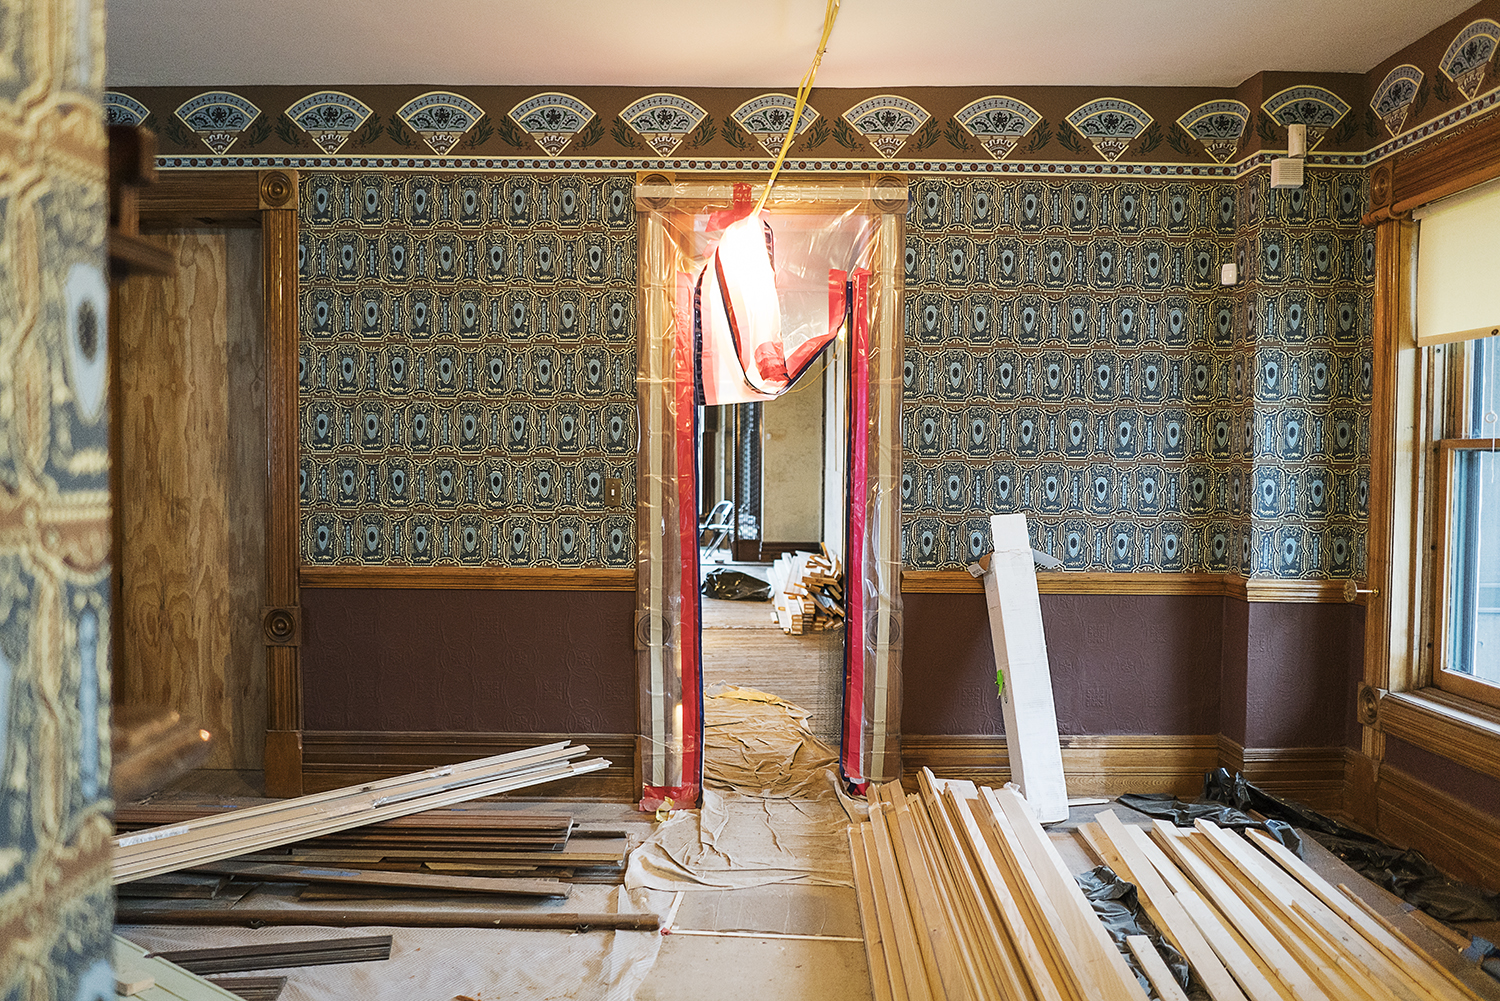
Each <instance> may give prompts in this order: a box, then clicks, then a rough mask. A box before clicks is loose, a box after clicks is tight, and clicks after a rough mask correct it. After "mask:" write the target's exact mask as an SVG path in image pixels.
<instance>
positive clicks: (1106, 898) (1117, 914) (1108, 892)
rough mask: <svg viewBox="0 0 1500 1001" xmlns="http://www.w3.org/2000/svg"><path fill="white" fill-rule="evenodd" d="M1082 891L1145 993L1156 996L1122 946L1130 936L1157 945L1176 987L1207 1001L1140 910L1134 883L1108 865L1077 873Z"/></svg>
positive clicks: (1183, 963)
mask: <svg viewBox="0 0 1500 1001" xmlns="http://www.w3.org/2000/svg"><path fill="white" fill-rule="evenodd" d="M1073 878H1074V879H1075V880H1077V881H1078V885H1079V886H1080V887H1081V888H1082V889H1083V895H1084V896H1085V897H1088V898H1089V902H1090V903H1092V904H1093V907H1094V913H1095V914H1096V915H1097V916H1098V918H1099V920H1100V921H1102V922H1103V923H1104V927H1105V928H1108V929H1109V937H1110V938H1112V939H1113V940H1114V943H1115V946H1116V947H1117V948H1118V949H1119V950H1120V951H1121V952H1122V953H1124V954H1125V962H1126V963H1127V964H1129V966H1130V972H1132V973H1134V974H1135V978H1136V979H1137V980H1139V981H1140V982H1141V987H1143V988H1144V989H1145V991H1146V993H1147V994H1148V995H1149V996H1151V997H1156V996H1157V995H1156V992H1155V991H1154V990H1152V989H1151V981H1150V979H1148V978H1147V976H1146V972H1145V971H1144V970H1142V969H1141V967H1140V964H1139V963H1137V962H1136V959H1135V956H1133V955H1132V954H1131V952H1130V948H1129V947H1128V946H1127V945H1126V944H1125V939H1126V938H1127V937H1129V936H1131V935H1145V936H1146V937H1147V938H1149V939H1150V940H1151V944H1152V945H1154V946H1156V950H1157V951H1158V952H1160V953H1161V958H1162V959H1164V960H1166V962H1167V969H1169V970H1171V971H1172V977H1173V979H1174V980H1176V981H1177V985H1178V986H1179V987H1181V988H1182V989H1183V990H1184V991H1186V992H1187V995H1188V997H1189V998H1191V999H1192V1001H1209V997H1208V992H1207V991H1205V990H1204V989H1203V985H1202V984H1200V983H1199V982H1198V980H1197V978H1196V977H1193V976H1192V974H1191V972H1190V971H1189V969H1188V963H1187V960H1186V959H1184V958H1183V956H1182V953H1180V952H1178V951H1177V949H1176V948H1175V947H1174V946H1173V945H1172V943H1171V942H1169V941H1168V940H1167V938H1166V937H1165V936H1164V935H1162V933H1161V930H1160V929H1158V928H1157V927H1156V925H1155V924H1154V923H1152V921H1151V919H1150V918H1149V917H1147V916H1146V912H1145V911H1144V910H1142V909H1141V904H1140V898H1139V896H1138V895H1137V893H1136V890H1135V884H1134V883H1131V882H1129V881H1128V880H1125V879H1122V878H1120V876H1118V875H1116V873H1115V871H1114V870H1113V869H1111V868H1110V867H1109V866H1107V865H1101V866H1095V867H1094V868H1093V869H1090V870H1089V871H1088V872H1083V873H1079V874H1078V875H1076V876H1074V877H1073Z"/></svg>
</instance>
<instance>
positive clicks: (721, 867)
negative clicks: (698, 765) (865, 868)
mask: <svg viewBox="0 0 1500 1001" xmlns="http://www.w3.org/2000/svg"><path fill="white" fill-rule="evenodd" d="M703 705H704V790H703V805H702V808H701V809H699V810H683V811H680V812H678V813H676V814H674V815H673V816H672V817H671V819H669V820H667V821H666V822H664V823H663V824H662V825H661V826H660V827H658V828H657V829H656V831H655V832H654V833H653V834H652V836H651V837H650V838H649V839H648V840H647V841H646V843H645V844H643V845H642V846H641V847H640V848H638V849H637V850H636V851H634V852H632V853H631V856H630V864H629V867H628V868H627V870H626V873H625V885H626V886H628V887H631V888H637V887H646V888H651V889H658V890H690V889H737V888H743V887H749V886H765V885H767V884H771V883H800V884H812V885H823V886H852V885H853V874H852V872H851V870H850V868H849V841H848V833H847V828H848V826H849V825H850V824H852V823H855V822H856V821H857V820H862V819H863V818H864V816H865V812H864V810H865V808H864V804H863V802H861V801H858V800H854V799H851V798H850V797H848V796H847V795H845V794H844V791H843V786H842V781H841V779H840V778H839V773H838V755H837V752H836V751H834V749H833V748H831V747H829V746H828V745H827V744H825V743H823V742H822V741H820V740H818V739H817V738H816V737H814V736H813V735H812V733H811V731H810V730H809V729H808V727H807V718H808V714H807V713H806V712H805V711H804V710H802V709H800V708H798V707H797V706H794V705H792V704H790V703H788V702H785V701H783V700H782V699H779V698H777V697H776V696H774V695H768V694H766V693H765V692H757V691H755V690H753V689H748V688H736V687H724V688H721V689H718V690H716V691H713V692H711V693H710V694H709V696H708V697H706V698H705V699H704V700H703Z"/></svg>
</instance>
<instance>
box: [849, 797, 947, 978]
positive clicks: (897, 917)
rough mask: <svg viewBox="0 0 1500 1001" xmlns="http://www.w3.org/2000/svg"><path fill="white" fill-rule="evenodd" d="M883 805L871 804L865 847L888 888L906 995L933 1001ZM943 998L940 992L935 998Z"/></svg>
mask: <svg viewBox="0 0 1500 1001" xmlns="http://www.w3.org/2000/svg"><path fill="white" fill-rule="evenodd" d="M888 808H889V807H887V806H886V805H884V804H881V803H871V804H870V824H869V827H868V828H867V829H865V830H864V831H863V833H864V835H865V838H866V839H867V840H866V845H867V846H868V847H869V848H873V849H874V852H875V863H876V865H875V872H876V873H878V875H879V876H880V883H881V885H882V886H883V887H884V888H885V897H886V902H887V905H888V907H887V910H888V911H889V912H890V915H891V920H892V921H893V922H894V923H895V926H896V945H897V948H898V949H899V950H900V954H901V973H902V975H903V976H904V977H905V979H906V995H907V997H909V998H911V999H912V1001H932V998H933V997H934V994H933V988H932V982H931V980H930V979H929V974H928V963H927V959H926V957H925V956H924V955H923V952H922V946H921V936H920V935H918V934H917V926H916V922H915V920H914V915H913V911H914V910H915V908H914V907H912V906H911V905H910V904H908V903H907V900H906V889H905V885H904V884H903V883H902V880H901V873H900V872H899V871H898V869H897V867H896V853H895V850H894V849H893V848H892V847H891V840H890V837H889V835H888V834H887V832H886V825H885V818H884V816H883V812H882V811H884V810H886V809H888ZM928 948H929V949H930V948H931V945H930V944H929V946H928ZM936 996H937V997H938V998H941V997H942V994H941V991H939V993H938V994H937V995H936Z"/></svg>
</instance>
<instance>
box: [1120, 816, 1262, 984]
mask: <svg viewBox="0 0 1500 1001" xmlns="http://www.w3.org/2000/svg"><path fill="white" fill-rule="evenodd" d="M1099 827H1100V830H1101V832H1102V833H1103V835H1104V837H1105V838H1107V839H1108V841H1109V844H1110V845H1111V846H1112V847H1113V848H1114V850H1115V851H1116V852H1117V853H1119V857H1120V859H1121V861H1122V862H1123V863H1124V865H1125V869H1126V871H1125V872H1120V871H1119V870H1118V869H1116V870H1115V871H1116V872H1117V873H1119V874H1120V875H1121V876H1122V877H1124V878H1125V879H1128V880H1130V881H1131V882H1132V883H1134V884H1135V887H1136V892H1137V895H1138V896H1139V897H1140V899H1141V903H1142V906H1144V907H1145V908H1146V914H1147V916H1148V917H1150V918H1151V920H1152V922H1153V923H1154V924H1155V925H1156V926H1157V927H1158V928H1160V929H1161V931H1162V933H1163V934H1164V935H1166V936H1167V939H1168V941H1170V942H1171V943H1172V945H1173V946H1175V947H1176V948H1177V951H1178V952H1180V953H1182V955H1183V957H1184V958H1186V959H1187V961H1188V966H1189V967H1190V968H1191V969H1192V971H1193V972H1194V973H1195V974H1197V976H1198V980H1199V981H1200V982H1202V984H1203V987H1204V989H1205V990H1206V991H1208V994H1209V996H1210V997H1211V998H1213V999H1214V1001H1245V995H1244V993H1243V992H1242V991H1241V990H1240V989H1239V988H1238V987H1237V986H1235V982H1234V979H1233V978H1232V977H1231V976H1230V975H1229V971H1228V970H1226V969H1225V968H1224V964H1223V962H1222V961H1221V960H1220V959H1219V958H1218V956H1217V954H1216V953H1215V952H1214V950H1213V948H1212V947H1211V946H1210V945H1209V943H1208V941H1207V940H1206V939H1205V938H1204V937H1203V933H1202V932H1200V931H1199V930H1198V926H1197V925H1196V924H1195V923H1194V922H1193V920H1192V918H1190V917H1189V916H1188V914H1187V912H1186V911H1184V910H1183V909H1182V907H1181V905H1180V904H1178V902H1177V898H1176V897H1175V896H1174V895H1173V893H1172V890H1171V889H1170V888H1169V887H1168V886H1167V884H1166V882H1165V880H1164V878H1163V877H1162V875H1161V873H1159V872H1158V871H1157V870H1156V867H1155V866H1154V865H1153V864H1152V862H1151V859H1150V858H1149V857H1148V856H1147V855H1146V853H1145V852H1143V851H1142V850H1141V848H1140V846H1139V845H1138V844H1137V843H1136V842H1135V841H1133V840H1132V838H1131V836H1130V835H1129V834H1128V832H1127V831H1126V828H1125V825H1124V823H1123V822H1122V821H1121V820H1120V819H1119V817H1117V816H1116V815H1115V813H1114V811H1113V810H1105V811H1104V812H1103V813H1101V814H1099ZM1135 829H1136V830H1139V828H1135ZM1163 861H1165V859H1164V860H1163Z"/></svg>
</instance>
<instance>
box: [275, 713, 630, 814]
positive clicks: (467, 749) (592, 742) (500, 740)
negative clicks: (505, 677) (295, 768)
mask: <svg viewBox="0 0 1500 1001" xmlns="http://www.w3.org/2000/svg"><path fill="white" fill-rule="evenodd" d="M636 739H637V738H636V735H635V734H633V733H488V732H486V733H452V732H447V731H444V732H441V733H439V732H429V731H405V732H395V731H390V732H377V731H367V730H306V731H303V732H302V734H301V740H302V768H301V774H300V775H299V781H300V782H301V784H302V787H303V788H304V789H305V790H306V791H307V792H310V793H311V792H321V791H324V790H328V789H338V788H342V787H343V786H347V785H355V784H357V783H360V782H369V781H373V780H375V779H382V778H390V777H391V776H394V775H402V774H405V773H408V772H416V771H422V770H424V769H428V768H437V767H440V766H442V765H451V764H455V763H457V762H460V761H472V760H473V759H475V758H483V757H488V756H490V755H493V754H506V753H508V752H511V751H520V750H525V749H526V748H529V747H536V746H538V745H541V744H550V743H553V742H555V741H559V740H571V741H573V743H575V744H586V745H588V748H589V757H600V758H607V759H609V762H610V765H609V767H608V768H605V769H603V770H602V771H598V772H593V773H590V774H588V775H579V776H575V777H573V778H569V779H563V780H560V781H559V782H558V783H556V784H553V785H546V786H541V787H534V788H532V789H529V790H526V791H525V792H524V793H523V795H527V796H536V795H542V796H565V797H567V798H569V799H596V800H611V801H620V802H629V801H632V800H634V799H635V798H636V796H637V795H638V793H639V791H640V789H639V786H638V785H637V784H636V781H635V746H636ZM267 781H268V782H269V774H268V776H267Z"/></svg>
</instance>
